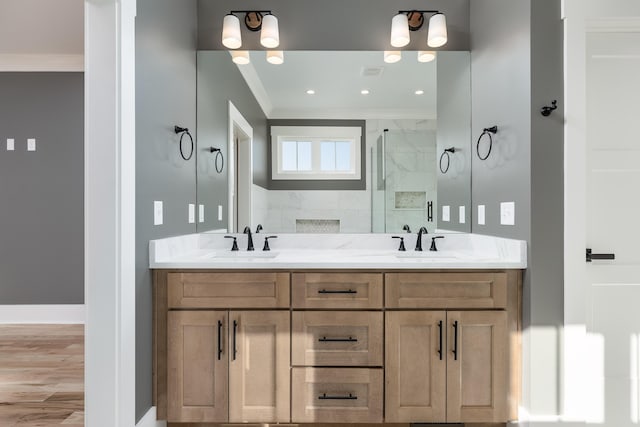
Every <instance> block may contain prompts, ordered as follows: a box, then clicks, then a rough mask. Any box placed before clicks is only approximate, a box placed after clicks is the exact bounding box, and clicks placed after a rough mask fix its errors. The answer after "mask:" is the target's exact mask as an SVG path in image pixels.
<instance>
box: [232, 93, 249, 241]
mask: <svg viewBox="0 0 640 427" xmlns="http://www.w3.org/2000/svg"><path fill="white" fill-rule="evenodd" d="M238 131H239V132H238ZM236 136H237V137H238V151H237V152H238V162H237V163H236V159H235V153H236V149H235V148H236ZM227 147H228V149H227V157H228V158H229V160H228V161H227V164H228V168H229V169H228V171H229V172H228V174H227V177H228V184H229V185H228V195H229V199H228V209H227V213H228V224H227V230H228V231H229V232H230V233H233V232H234V231H236V232H240V228H239V226H240V225H241V224H245V225H248V226H249V227H251V226H252V225H253V224H252V222H251V220H252V219H253V218H252V213H251V209H252V205H253V196H252V185H253V127H251V125H250V124H249V122H248V121H247V120H246V119H245V118H244V116H243V115H242V113H240V111H239V110H238V109H237V108H236V106H235V105H233V102H231V101H229V128H228V144H227ZM236 164H237V165H238V171H237V176H238V196H237V197H238V224H235V212H234V211H233V208H234V203H233V196H234V192H235V188H236V186H235V179H236V170H235V169H236ZM236 225H237V226H238V228H236Z"/></svg>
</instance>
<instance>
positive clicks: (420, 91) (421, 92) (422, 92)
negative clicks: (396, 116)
mask: <svg viewBox="0 0 640 427" xmlns="http://www.w3.org/2000/svg"><path fill="white" fill-rule="evenodd" d="M423 94H424V91H423V90H421V89H418V90H417V91H416V95H423Z"/></svg>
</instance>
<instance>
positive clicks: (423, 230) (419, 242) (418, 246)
mask: <svg viewBox="0 0 640 427" xmlns="http://www.w3.org/2000/svg"><path fill="white" fill-rule="evenodd" d="M423 233H424V234H429V232H428V231H427V229H426V227H420V230H418V240H416V251H422V234H423Z"/></svg>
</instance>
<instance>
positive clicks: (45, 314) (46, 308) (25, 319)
mask: <svg viewBox="0 0 640 427" xmlns="http://www.w3.org/2000/svg"><path fill="white" fill-rule="evenodd" d="M84 319H85V310H84V304H55V305H46V304H35V305H0V324H8V323H51V324H61V323H84Z"/></svg>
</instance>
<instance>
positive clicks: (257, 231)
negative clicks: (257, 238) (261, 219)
mask: <svg viewBox="0 0 640 427" xmlns="http://www.w3.org/2000/svg"><path fill="white" fill-rule="evenodd" d="M260 230H262V224H258V226H257V227H256V234H258V233H259V232H260Z"/></svg>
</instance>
